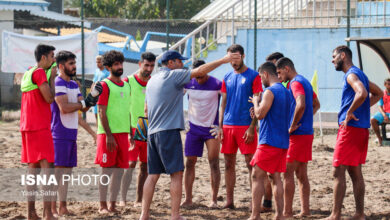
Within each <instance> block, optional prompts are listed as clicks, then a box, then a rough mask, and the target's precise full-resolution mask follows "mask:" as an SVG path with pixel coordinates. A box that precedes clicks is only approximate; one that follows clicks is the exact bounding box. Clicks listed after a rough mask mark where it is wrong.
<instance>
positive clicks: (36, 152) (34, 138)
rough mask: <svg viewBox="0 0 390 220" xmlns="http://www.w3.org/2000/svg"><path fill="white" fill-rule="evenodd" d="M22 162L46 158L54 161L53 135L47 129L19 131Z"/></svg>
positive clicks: (33, 161) (48, 160) (51, 161)
mask: <svg viewBox="0 0 390 220" xmlns="http://www.w3.org/2000/svg"><path fill="white" fill-rule="evenodd" d="M21 133H22V160H21V161H22V163H37V162H39V161H40V160H43V159H46V160H47V162H49V163H54V144H53V136H52V135H51V131H50V130H49V129H44V130H38V131H21Z"/></svg>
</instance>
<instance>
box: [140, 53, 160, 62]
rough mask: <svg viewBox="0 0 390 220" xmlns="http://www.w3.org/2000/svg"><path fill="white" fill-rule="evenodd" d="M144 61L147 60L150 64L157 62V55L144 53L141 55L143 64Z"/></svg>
mask: <svg viewBox="0 0 390 220" xmlns="http://www.w3.org/2000/svg"><path fill="white" fill-rule="evenodd" d="M144 60H147V61H149V62H153V61H156V55H154V54H153V53H151V52H144V53H142V54H141V59H140V61H141V62H143V61H144Z"/></svg>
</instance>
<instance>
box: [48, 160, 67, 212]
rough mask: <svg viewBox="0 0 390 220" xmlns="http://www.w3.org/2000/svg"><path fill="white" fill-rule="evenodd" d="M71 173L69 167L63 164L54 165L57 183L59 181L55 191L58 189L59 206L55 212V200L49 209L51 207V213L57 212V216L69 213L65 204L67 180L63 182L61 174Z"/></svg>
mask: <svg viewBox="0 0 390 220" xmlns="http://www.w3.org/2000/svg"><path fill="white" fill-rule="evenodd" d="M71 173H72V168H71V167H64V166H56V167H55V174H56V179H57V180H58V183H59V186H58V188H57V191H58V200H59V202H60V207H59V210H58V212H57V209H56V200H54V201H52V208H51V209H52V212H53V214H57V215H59V216H62V215H69V214H71V213H70V212H69V210H68V208H67V206H66V198H67V195H68V181H65V182H63V181H62V178H63V175H70V174H71ZM62 183H64V184H62ZM53 208H54V209H53Z"/></svg>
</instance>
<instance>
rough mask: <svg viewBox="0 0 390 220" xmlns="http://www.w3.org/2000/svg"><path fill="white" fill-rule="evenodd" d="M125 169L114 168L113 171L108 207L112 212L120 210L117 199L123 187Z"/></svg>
mask: <svg viewBox="0 0 390 220" xmlns="http://www.w3.org/2000/svg"><path fill="white" fill-rule="evenodd" d="M123 170H124V169H123V168H114V169H113V172H112V178H111V183H110V207H108V211H110V212H118V210H116V200H117V198H118V194H119V190H120V188H121V180H122V176H123Z"/></svg>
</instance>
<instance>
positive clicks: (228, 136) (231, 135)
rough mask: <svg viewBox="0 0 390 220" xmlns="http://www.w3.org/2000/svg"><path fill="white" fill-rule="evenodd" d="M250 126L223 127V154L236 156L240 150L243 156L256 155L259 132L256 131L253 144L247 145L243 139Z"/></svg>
mask: <svg viewBox="0 0 390 220" xmlns="http://www.w3.org/2000/svg"><path fill="white" fill-rule="evenodd" d="M248 128H249V125H248V126H232V125H224V126H223V140H222V148H221V153H223V154H236V153H237V150H238V149H240V152H241V154H254V153H255V152H256V146H257V132H256V130H255V136H254V138H253V142H252V143H250V144H245V140H244V138H243V136H244V134H245V132H246V130H247V129H248Z"/></svg>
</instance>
